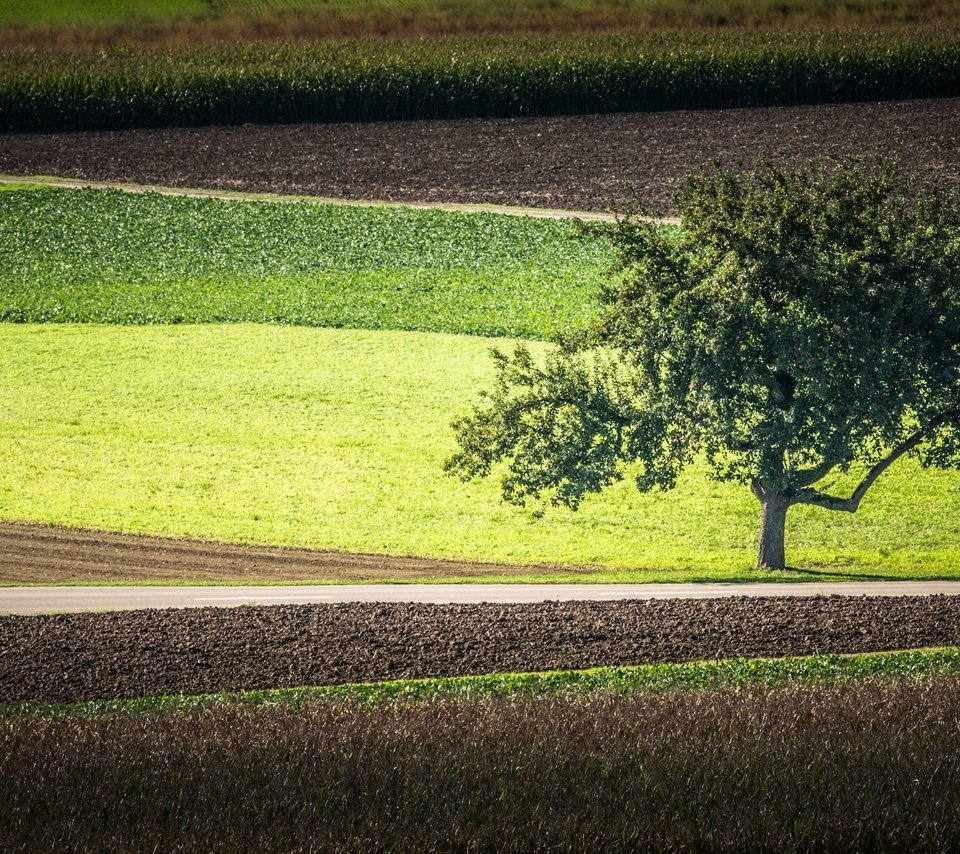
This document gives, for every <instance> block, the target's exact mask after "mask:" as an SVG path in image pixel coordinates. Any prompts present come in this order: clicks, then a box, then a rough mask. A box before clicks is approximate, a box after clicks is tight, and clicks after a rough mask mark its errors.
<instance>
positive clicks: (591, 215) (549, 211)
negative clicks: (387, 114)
mask: <svg viewBox="0 0 960 854" xmlns="http://www.w3.org/2000/svg"><path fill="white" fill-rule="evenodd" d="M0 184H36V185H41V186H45V187H57V188H61V189H68V190H82V189H92V190H121V191H122V192H125V193H159V194H160V195H164V196H186V197H189V198H200V199H223V200H226V201H244V202H278V203H281V204H293V203H295V202H306V203H309V204H315V205H344V206H347V207H358V208H407V209H410V208H412V209H414V210H437V211H445V212H447V213H489V214H499V215H501V216H527V217H533V218H536V219H580V220H585V221H593V222H614V221H615V220H616V214H612V213H603V212H601V211H576V210H563V209H560V208H529V207H519V206H514V205H495V204H486V203H482V204H467V203H464V202H393V201H386V200H379V199H339V198H335V197H333V196H310V195H297V194H283V193H250V192H243V191H241V190H210V189H203V188H199V187H169V186H164V185H161V184H136V183H131V182H126V181H87V180H85V179H75V178H58V177H56V176H50V175H7V174H0ZM644 219H647V218H644ZM649 221H651V222H658V223H663V224H669V225H679V224H680V219H679V218H678V217H650V218H649Z"/></svg>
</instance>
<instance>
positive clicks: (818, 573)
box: [770, 566, 955, 581]
mask: <svg viewBox="0 0 960 854" xmlns="http://www.w3.org/2000/svg"><path fill="white" fill-rule="evenodd" d="M770 574H771V575H773V576H776V578H775V579H773V580H782V581H807V580H811V579H816V580H818V581H950V580H953V579H954V578H955V576H949V575H924V576H923V577H922V578H910V577H909V576H904V575H885V574H882V573H870V572H857V571H845V570H842V569H832V568H831V569H828V568H824V569H811V568H810V567H803V566H788V567H787V568H786V569H783V570H773V571H771V573H770ZM787 574H792V575H799V576H801V577H800V578H782V577H781V576H785V575H787Z"/></svg>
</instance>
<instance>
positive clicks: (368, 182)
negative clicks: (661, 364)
mask: <svg viewBox="0 0 960 854" xmlns="http://www.w3.org/2000/svg"><path fill="white" fill-rule="evenodd" d="M850 155H882V156H884V157H888V158H894V159H896V160H898V161H899V162H900V164H901V165H902V167H903V168H904V169H905V170H908V171H915V172H916V173H917V174H918V175H919V176H920V177H922V178H924V179H928V180H934V181H937V182H939V183H940V184H942V185H944V186H958V185H960V98H953V99H935V100H921V101H891V102H882V103H864V104H833V105H827V106H800V107H776V108H767V109H744V110H701V111H676V112H665V113H639V114H632V113H630V114H627V113H618V114H611V115H600V116H560V117H555V118H536V119H492V120H462V121H420V122H402V123H397V122H374V123H369V124H327V125H275V126H249V125H247V126H242V127H207V128H172V129H158V130H132V131H120V132H96V133H93V132H91V133H67V134H20V135H14V134H7V135H0V173H11V174H16V175H41V174H42V175H57V176H61V177H69V178H82V179H87V180H96V181H118V182H122V181H127V182H133V183H139V184H156V185H166V186H172V187H202V188H210V189H221V190H242V191H248V192H269V193H291V194H306V195H319V196H332V197H339V198H347V199H379V200H384V201H401V202H403V201H406V202H413V201H416V202H462V203H470V204H476V203H489V204H498V205H520V206H529V207H541V208H565V209H570V210H584V211H606V210H609V209H610V208H611V207H614V208H622V207H623V205H624V204H626V203H627V202H628V201H629V200H630V199H631V198H633V197H634V196H636V197H638V198H639V199H640V200H641V201H642V202H643V203H645V204H646V205H649V206H651V207H652V208H654V209H655V210H656V211H657V212H658V213H662V214H669V213H672V206H671V204H670V196H671V194H672V193H673V192H675V191H676V190H677V189H678V188H679V187H680V185H681V182H682V178H683V176H684V175H685V174H687V173H689V172H690V171H692V170H694V169H697V168H698V167H700V166H701V165H703V164H705V163H707V162H709V161H711V160H713V159H720V160H723V161H725V162H727V163H731V164H735V163H737V162H743V163H745V164H750V163H753V162H754V161H756V160H757V159H758V158H770V159H774V160H777V161H780V162H785V163H793V164H797V163H800V162H803V161H806V160H810V159H813V160H817V161H824V160H828V159H830V158H838V157H845V156H850Z"/></svg>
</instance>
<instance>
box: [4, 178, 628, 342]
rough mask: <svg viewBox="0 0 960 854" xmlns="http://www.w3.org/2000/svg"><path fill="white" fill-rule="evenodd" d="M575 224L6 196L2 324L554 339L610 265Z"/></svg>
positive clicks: (98, 196)
mask: <svg viewBox="0 0 960 854" xmlns="http://www.w3.org/2000/svg"><path fill="white" fill-rule="evenodd" d="M611 258H612V256H611V253H610V249H609V246H607V245H606V243H605V242H604V241H602V240H601V239H600V238H599V237H586V238H584V239H579V240H578V239H575V233H574V228H573V226H572V225H571V224H570V223H569V222H565V221H559V220H548V219H533V218H529V217H514V216H498V215H494V214H481V213H477V214H467V213H446V212H441V211H429V210H415V209H411V208H363V207H351V206H345V205H314V204H307V203H299V204H277V203H272V202H247V201H221V200H215V199H198V198H183V197H172V196H164V195H158V194H155V193H149V194H132V193H123V192H119V191H108V190H55V189H43V190H36V191H11V192H4V193H0V322H3V321H6V322H10V321H12V322H30V323H44V322H51V321H53V322H96V323H122V324H142V323H208V322H240V321H247V322H272V323H290V324H297V325H301V326H327V327H338V326H345V327H351V328H362V329H414V330H422V331H431V332H455V333H468V334H475V335H488V336H490V335H494V336H495V335H511V336H517V337H522V338H548V337H551V336H552V335H554V334H555V333H557V332H559V331H562V330H563V329H564V328H566V327H567V326H568V325H571V324H579V323H582V322H583V321H584V320H585V319H586V316H587V315H588V314H589V312H590V308H591V305H592V295H593V294H594V293H595V292H596V290H597V289H598V287H599V282H600V279H601V278H602V275H603V272H604V270H605V268H606V267H607V266H608V265H609V263H610V261H611Z"/></svg>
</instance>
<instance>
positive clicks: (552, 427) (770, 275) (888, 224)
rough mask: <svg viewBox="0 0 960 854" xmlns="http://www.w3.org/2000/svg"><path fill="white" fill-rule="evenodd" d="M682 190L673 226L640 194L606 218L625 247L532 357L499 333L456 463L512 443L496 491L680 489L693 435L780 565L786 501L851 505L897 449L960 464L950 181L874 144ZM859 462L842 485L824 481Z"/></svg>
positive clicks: (959, 260)
mask: <svg viewBox="0 0 960 854" xmlns="http://www.w3.org/2000/svg"><path fill="white" fill-rule="evenodd" d="M676 204H677V207H678V208H679V211H680V218H681V228H680V229H679V231H678V230H677V229H675V228H671V227H669V226H665V225H663V224H660V223H657V222H655V221H651V220H649V219H646V218H644V217H642V216H641V215H640V213H641V212H640V211H633V212H631V213H629V214H627V215H624V216H622V217H620V218H618V220H617V221H616V222H615V223H611V224H608V225H605V226H599V228H600V229H601V231H603V233H604V234H606V236H607V237H608V238H609V239H610V240H611V242H612V244H613V247H614V249H615V252H616V258H617V260H616V264H615V266H614V267H613V269H612V270H611V272H610V275H609V277H608V278H607V280H606V282H605V284H604V286H603V288H602V290H601V292H600V294H599V303H600V312H599V316H598V318H597V320H596V321H595V322H594V323H593V324H592V325H591V326H589V327H588V328H585V329H582V330H579V331H577V332H575V333H573V334H571V335H569V336H567V337H566V338H565V339H564V340H562V341H561V342H559V343H560V346H559V347H558V348H556V349H555V350H553V351H552V352H551V353H550V354H549V355H548V356H547V358H546V361H545V363H544V364H539V363H538V362H537V360H535V359H534V358H533V357H532V356H531V354H530V352H529V351H528V350H527V348H525V347H524V346H519V347H517V348H516V350H515V352H514V353H513V354H512V356H507V355H504V354H502V353H495V359H496V368H497V378H496V382H495V385H494V387H493V389H492V390H491V391H489V392H487V393H485V395H484V400H482V401H481V402H480V403H479V404H478V405H477V407H476V408H475V409H474V411H473V412H472V413H471V414H470V415H467V416H466V417H464V418H461V419H459V420H458V421H457V422H455V423H454V429H455V431H456V437H457V441H458V443H459V451H458V452H457V453H456V454H455V455H454V456H452V457H451V458H450V459H449V460H448V461H447V464H446V467H447V470H448V471H449V472H451V473H454V474H457V475H459V476H461V477H463V478H464V479H468V478H471V477H474V476H486V475H489V474H490V473H491V471H493V467H494V466H495V465H496V464H498V463H502V464H503V465H502V471H503V474H502V486H503V497H504V499H505V500H507V501H509V502H512V503H516V504H523V503H525V502H527V501H528V500H531V499H532V500H534V501H535V502H538V506H543V505H544V504H551V503H552V504H555V505H560V504H565V505H567V506H569V507H573V508H576V507H577V506H578V504H579V503H580V502H581V500H582V499H583V497H584V496H585V495H586V494H587V493H591V492H597V491H599V490H601V489H603V487H605V486H607V485H608V484H610V483H612V482H614V481H616V480H619V479H621V478H623V477H624V476H625V474H626V472H627V471H628V470H629V471H630V473H631V474H632V476H633V477H635V479H636V485H637V488H638V489H640V490H641V491H648V490H651V489H654V488H659V489H670V488H671V487H673V486H674V485H675V483H676V480H677V476H678V475H679V473H680V471H681V470H682V469H683V467H684V466H685V465H687V464H688V463H690V462H691V461H692V460H693V459H694V458H698V457H702V458H703V459H705V460H706V462H707V464H708V466H709V468H710V471H711V473H712V475H713V476H714V477H716V478H718V479H720V480H729V481H735V482H738V483H742V484H744V485H749V486H750V488H751V489H752V491H753V494H754V495H755V496H756V497H757V499H758V500H759V502H760V505H761V534H760V546H759V553H758V565H759V566H761V567H767V568H783V567H784V566H785V555H784V524H785V517H786V512H787V509H788V508H789V507H790V506H791V505H793V504H797V503H806V504H813V505H818V506H820V507H824V508H827V509H831V510H843V511H849V512H853V511H855V510H856V509H857V507H858V506H859V505H860V501H861V499H862V498H863V496H864V494H865V493H866V492H867V490H868V489H869V488H870V486H871V485H872V484H873V483H874V481H875V480H876V479H877V477H879V476H880V474H882V472H883V471H884V470H885V469H886V468H887V467H888V466H889V465H891V464H892V463H893V462H894V461H895V460H897V459H898V458H899V457H901V456H903V455H905V454H910V455H912V456H914V457H916V458H917V459H919V461H920V463H921V464H922V465H924V466H931V465H933V466H939V467H955V466H958V465H960V200H958V197H957V195H956V194H949V193H945V192H943V191H941V190H938V189H936V188H932V187H924V186H920V185H918V184H917V182H915V181H911V180H908V179H904V178H903V177H901V175H900V173H899V172H898V171H897V169H896V168H894V167H893V166H891V165H890V164H887V163H882V162H875V161H871V162H867V161H858V160H849V161H845V162H842V163H839V164H833V165H832V166H826V167H814V166H808V167H805V168H801V169H796V170H787V169H784V168H781V167H779V166H776V165H773V164H763V165H761V166H758V167H756V168H755V169H753V170H752V171H749V172H734V171H730V170H727V169H726V168H724V167H723V166H721V165H719V164H714V165H712V166H711V167H708V168H705V169H703V170H701V171H700V172H699V173H697V174H694V175H691V176H690V177H688V178H687V180H686V183H685V186H684V188H683V189H682V191H681V192H680V193H679V194H678V196H677V198H676ZM855 464H856V465H857V466H858V467H863V471H864V472H865V473H864V475H863V477H862V479H861V480H860V483H859V485H858V486H857V487H856V488H855V489H854V490H853V492H852V493H851V494H850V495H846V496H837V495H832V494H828V493H827V492H825V491H821V490H820V489H818V488H817V484H818V483H819V482H820V481H821V480H822V479H823V478H824V477H825V476H827V475H828V474H830V473H831V472H833V471H835V470H840V471H846V470H848V469H849V467H850V466H851V465H855ZM498 470H499V469H498ZM858 470H859V469H858Z"/></svg>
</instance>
